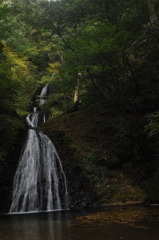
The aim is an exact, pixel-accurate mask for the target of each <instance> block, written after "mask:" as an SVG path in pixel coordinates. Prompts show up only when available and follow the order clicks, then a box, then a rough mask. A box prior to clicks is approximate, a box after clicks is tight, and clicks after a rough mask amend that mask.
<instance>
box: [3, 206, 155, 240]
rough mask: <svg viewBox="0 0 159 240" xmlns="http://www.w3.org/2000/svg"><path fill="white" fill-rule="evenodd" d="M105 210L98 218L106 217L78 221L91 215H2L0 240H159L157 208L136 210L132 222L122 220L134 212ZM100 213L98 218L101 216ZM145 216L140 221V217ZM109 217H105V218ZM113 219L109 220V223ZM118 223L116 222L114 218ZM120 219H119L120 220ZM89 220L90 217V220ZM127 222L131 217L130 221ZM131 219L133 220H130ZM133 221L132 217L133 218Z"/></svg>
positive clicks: (73, 213) (86, 213) (64, 213)
mask: <svg viewBox="0 0 159 240" xmlns="http://www.w3.org/2000/svg"><path fill="white" fill-rule="evenodd" d="M118 211H119V210H105V212H102V213H100V214H101V216H104V217H106V219H107V218H108V217H109V221H107V220H106V219H105V220H104V219H97V220H93V221H91V220H90V221H81V220H80V217H82V218H83V217H84V219H85V218H88V216H93V217H94V214H93V213H92V212H86V211H83V212H81V211H80V212H79V211H78V212H71V211H70V212H69V211H61V212H50V213H38V214H35V213H34V214H25V215H23V214H21V215H3V216H2V215H1V216H0V239H1V240H118V239H119V240H120V239H122V240H158V238H159V228H158V226H159V221H158V219H159V209H158V210H156V209H144V210H143V209H139V208H138V209H137V210H135V217H136V215H137V214H136V211H137V212H138V215H139V216H140V218H139V219H135V221H133V222H132V223H131V222H130V221H129V223H128V222H125V221H124V220H123V222H122V218H123V216H126V219H128V217H127V216H128V215H130V213H131V212H132V216H134V214H133V213H134V209H132V210H131V209H130V208H129V210H127V209H124V210H122V211H121V210H120V216H119V214H118ZM100 214H99V215H98V216H100ZM142 215H143V216H144V218H142V217H141V216H142ZM107 216H108V217H107ZM110 216H112V219H113V220H112V221H111V220H110V219H111V218H110ZM113 216H115V217H116V218H117V220H119V217H120V219H121V222H120V221H115V219H114V217H113ZM121 217H122V218H121ZM89 219H91V218H89ZM129 219H130V218H129ZM131 219H132V218H131ZM133 219H134V217H133Z"/></svg>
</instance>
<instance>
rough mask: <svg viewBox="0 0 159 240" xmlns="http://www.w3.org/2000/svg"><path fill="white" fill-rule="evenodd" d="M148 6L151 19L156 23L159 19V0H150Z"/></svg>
mask: <svg viewBox="0 0 159 240" xmlns="http://www.w3.org/2000/svg"><path fill="white" fill-rule="evenodd" d="M148 8H149V12H150V21H151V22H152V23H154V22H156V21H157V20H159V0H148Z"/></svg>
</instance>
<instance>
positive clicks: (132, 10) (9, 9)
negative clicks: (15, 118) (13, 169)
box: [0, 0, 159, 112]
mask: <svg viewBox="0 0 159 240" xmlns="http://www.w3.org/2000/svg"><path fill="white" fill-rule="evenodd" d="M158 9H159V1H158V0H140V1H137V0H133V1H127V0H118V1H117V0H111V1H110V0H100V1H99V0H74V1H73V0H60V1H46V0H45V1H44V0H43V1H42V0H35V1H33V0H15V1H12V0H10V1H1V3H0V16H1V25H0V41H1V42H0V85H1V93H0V109H1V111H2V112H6V109H8V110H9V111H10V112H12V111H19V109H21V110H27V109H28V107H29V106H30V104H31V98H32V95H33V92H34V91H36V89H37V88H38V87H39V86H41V85H43V84H45V83H48V82H50V83H51V84H52V86H53V88H54V89H55V90H54V91H53V94H54V96H50V100H49V102H48V106H47V107H48V108H50V109H52V108H56V111H59V112H65V111H68V110H70V109H71V108H72V107H73V104H74V102H76V101H80V102H82V104H83V105H89V104H92V103H94V102H99V104H100V105H101V106H106V105H107V104H110V105H113V106H117V107H118V109H119V111H124V112H127V111H130V112H131V111H140V110H141V109H143V105H147V108H149V110H150V109H151V111H152V112H153V111H156V110H157V105H158V100H157V99H158V60H157V55H158V37H159V36H158V26H159V25H158ZM53 76H54V77H53ZM54 110H55V109H54ZM149 110H148V111H149ZM56 111H55V112H56Z"/></svg>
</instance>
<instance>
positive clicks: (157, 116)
mask: <svg viewBox="0 0 159 240" xmlns="http://www.w3.org/2000/svg"><path fill="white" fill-rule="evenodd" d="M145 131H146V133H148V136H149V137H150V138H151V137H156V136H158V135H159V112H158V111H157V112H154V113H150V114H148V115H147V124H146V126H145Z"/></svg>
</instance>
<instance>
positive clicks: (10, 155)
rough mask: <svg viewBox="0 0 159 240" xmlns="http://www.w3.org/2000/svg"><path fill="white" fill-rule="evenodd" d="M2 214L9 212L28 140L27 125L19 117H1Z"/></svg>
mask: <svg viewBox="0 0 159 240" xmlns="http://www.w3.org/2000/svg"><path fill="white" fill-rule="evenodd" d="M0 120H1V129H0V212H3V213H6V212H8V210H9V207H10V203H11V198H12V187H13V179H14V175H15V172H16V169H17V165H18V162H19V157H20V154H21V149H22V146H23V144H24V143H25V139H26V128H25V124H24V123H23V122H22V121H21V120H20V119H19V118H18V117H9V116H6V115H3V116H2V115H1V116H0Z"/></svg>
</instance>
